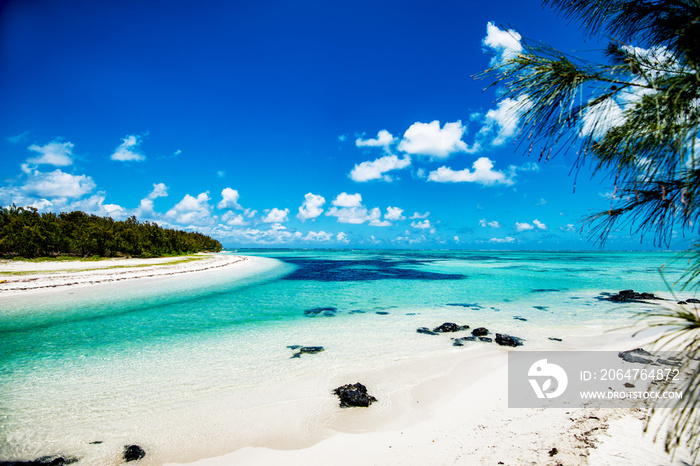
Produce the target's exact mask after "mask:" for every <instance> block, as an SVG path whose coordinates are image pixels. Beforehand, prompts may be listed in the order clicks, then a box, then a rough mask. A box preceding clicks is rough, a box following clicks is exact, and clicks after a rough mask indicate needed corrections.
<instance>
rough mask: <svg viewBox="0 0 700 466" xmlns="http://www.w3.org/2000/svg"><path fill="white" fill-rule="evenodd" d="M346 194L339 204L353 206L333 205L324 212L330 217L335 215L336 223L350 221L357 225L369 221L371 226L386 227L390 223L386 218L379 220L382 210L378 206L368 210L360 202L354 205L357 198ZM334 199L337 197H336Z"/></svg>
mask: <svg viewBox="0 0 700 466" xmlns="http://www.w3.org/2000/svg"><path fill="white" fill-rule="evenodd" d="M343 194H345V193H343ZM346 196H347V197H344V198H343V199H341V204H352V205H353V207H340V208H339V207H336V206H333V207H331V208H330V209H329V210H328V212H326V215H327V216H330V217H336V218H337V219H338V223H350V224H354V225H359V224H362V223H365V222H369V225H371V226H373V227H388V226H390V225H391V222H389V221H387V220H381V216H382V211H381V210H379V207H374V208H372V209H370V210H368V209H367V207H365V206H363V205H362V204H359V205H355V201H356V200H357V198H352V196H349V195H346ZM356 196H359V194H357V195H356ZM338 198H340V196H338ZM336 200H338V199H337V198H336ZM335 202H336V201H333V203H334V204H335Z"/></svg>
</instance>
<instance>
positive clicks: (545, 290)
mask: <svg viewBox="0 0 700 466" xmlns="http://www.w3.org/2000/svg"><path fill="white" fill-rule="evenodd" d="M555 291H561V290H557V289H555V288H537V289H534V290H532V292H533V293H549V292H555Z"/></svg>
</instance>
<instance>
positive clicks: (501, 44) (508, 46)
mask: <svg viewBox="0 0 700 466" xmlns="http://www.w3.org/2000/svg"><path fill="white" fill-rule="evenodd" d="M521 39H522V36H521V35H520V34H518V33H517V32H516V31H514V30H512V29H507V30H502V29H499V28H498V26H496V25H495V24H494V23H493V22H491V21H489V22H488V24H487V25H486V37H484V39H483V40H482V41H481V43H482V45H484V46H485V47H489V48H491V49H492V50H494V51H495V52H496V54H497V55H496V56H494V57H493V58H492V59H491V66H496V65H499V64H501V63H503V62H505V61H506V60H509V59H511V58H515V57H516V56H517V55H518V53H520V52H522V50H523V46H522V44H521V43H520V40H521Z"/></svg>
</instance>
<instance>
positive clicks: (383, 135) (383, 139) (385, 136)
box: [355, 129, 396, 149]
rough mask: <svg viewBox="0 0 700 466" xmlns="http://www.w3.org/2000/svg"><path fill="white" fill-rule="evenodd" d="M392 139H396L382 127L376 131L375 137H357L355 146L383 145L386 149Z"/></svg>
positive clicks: (392, 141) (391, 142)
mask: <svg viewBox="0 0 700 466" xmlns="http://www.w3.org/2000/svg"><path fill="white" fill-rule="evenodd" d="M394 141H396V138H395V137H394V136H392V134H391V133H390V132H389V131H387V130H385V129H383V130H381V131H379V133H377V138H376V139H362V138H357V139H356V140H355V145H356V146H357V147H384V148H385V149H387V148H388V147H389V146H390V145H392V144H393V143H394Z"/></svg>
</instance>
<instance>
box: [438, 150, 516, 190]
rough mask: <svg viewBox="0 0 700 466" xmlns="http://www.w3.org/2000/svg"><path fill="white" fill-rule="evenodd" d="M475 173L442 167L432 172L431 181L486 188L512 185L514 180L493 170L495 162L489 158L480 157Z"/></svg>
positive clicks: (473, 166)
mask: <svg viewBox="0 0 700 466" xmlns="http://www.w3.org/2000/svg"><path fill="white" fill-rule="evenodd" d="M472 168H473V171H470V170H469V169H467V168H465V169H464V170H459V171H455V170H452V169H451V168H448V167H445V166H442V167H440V168H438V169H437V170H435V171H432V172H430V175H429V176H428V180H429V181H436V182H438V183H460V182H466V183H478V184H481V185H485V186H491V185H496V184H503V185H512V184H513V180H511V179H510V178H509V177H506V175H505V174H504V173H503V172H500V171H494V170H493V162H491V160H489V159H488V158H487V157H480V158H478V159H477V160H476V161H475V162H474V163H473V164H472Z"/></svg>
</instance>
